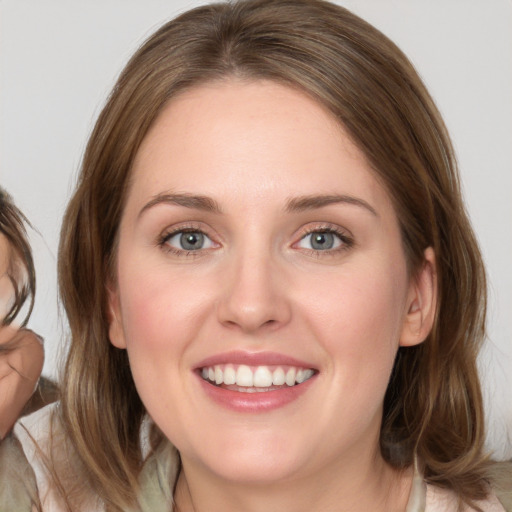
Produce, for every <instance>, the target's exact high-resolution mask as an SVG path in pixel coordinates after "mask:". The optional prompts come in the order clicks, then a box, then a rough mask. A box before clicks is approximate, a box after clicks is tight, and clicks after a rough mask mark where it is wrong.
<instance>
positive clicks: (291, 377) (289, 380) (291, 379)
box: [285, 368, 295, 386]
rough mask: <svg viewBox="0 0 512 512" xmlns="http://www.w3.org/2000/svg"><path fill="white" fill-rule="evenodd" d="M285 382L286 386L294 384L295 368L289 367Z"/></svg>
mask: <svg viewBox="0 0 512 512" xmlns="http://www.w3.org/2000/svg"><path fill="white" fill-rule="evenodd" d="M285 382H286V384H287V385H288V386H293V385H294V384H295V368H290V369H289V370H288V371H287V372H286V377H285Z"/></svg>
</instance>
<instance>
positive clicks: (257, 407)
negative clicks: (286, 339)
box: [194, 351, 318, 413]
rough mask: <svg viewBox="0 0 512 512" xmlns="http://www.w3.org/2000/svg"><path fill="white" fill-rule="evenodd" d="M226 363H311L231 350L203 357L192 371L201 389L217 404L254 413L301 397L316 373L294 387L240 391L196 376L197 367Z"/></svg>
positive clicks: (273, 364) (313, 381)
mask: <svg viewBox="0 0 512 512" xmlns="http://www.w3.org/2000/svg"><path fill="white" fill-rule="evenodd" d="M228 363H231V364H245V365H247V366H264V365H267V366H278V365H282V366H297V367H299V368H312V366H311V363H307V362H305V361H301V360H299V359H295V358H293V357H289V356H285V355H283V354H278V353H275V352H254V353H250V352H243V351H233V352H226V353H223V354H217V355H215V356H212V357H208V358H206V359H204V360H203V361H201V362H200V363H199V364H198V365H197V366H196V368H195V372H194V373H195V374H196V375H197V379H198V380H199V384H200V386H201V388H202V390H203V391H204V392H205V393H206V395H207V396H208V397H209V398H210V399H211V400H213V401H214V402H216V403H217V404H219V405H221V406H222V407H225V408H227V409H230V410H232V411H236V412H245V413H258V412H266V411H271V410H275V409H278V408H280V407H284V406H286V405H288V404H289V403H291V402H293V401H295V400H297V399H298V398H299V397H300V396H302V395H303V394H304V393H305V392H306V391H307V390H308V389H309V388H310V387H311V386H312V385H314V383H315V381H316V378H317V377H318V373H316V374H315V375H313V377H311V378H310V379H308V380H307V381H305V382H303V383H302V384H298V385H295V386H290V387H288V386H284V387H283V388H281V389H277V390H273V391H266V392H256V393H244V392H238V391H232V390H229V389H225V388H222V387H219V386H215V385H214V384H212V383H210V382H207V381H205V380H204V379H203V378H202V377H201V375H200V372H199V369H201V368H204V367H205V366H215V365H217V364H219V365H220V364H228Z"/></svg>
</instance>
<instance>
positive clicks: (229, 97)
mask: <svg viewBox="0 0 512 512" xmlns="http://www.w3.org/2000/svg"><path fill="white" fill-rule="evenodd" d="M131 181H132V187H131V194H130V196H131V199H132V200H139V201H142V200H147V198H148V196H151V195H152V194H158V193H161V192H162V191H166V190H169V189H172V190H173V191H179V192H182V191H185V192H186V191H189V190H193V191H194V192H197V193H201V194H204V195H213V196H216V197H220V198H221V197H222V196H223V195H225V192H226V191H227V190H230V191H231V192H233V191H236V193H237V194H238V195H245V198H244V200H247V201H251V200H254V201H258V200H261V199H262V198H266V199H268V200H270V199H271V198H272V197H273V196H274V195H276V194H277V193H281V194H282V193H284V192H286V194H288V195H289V196H294V195H301V194H304V193H307V192H308V190H309V191H310V192H311V193H313V192H315V193H331V192H332V191H333V190H332V189H333V187H338V188H339V190H338V192H339V193H343V192H346V191H351V192H354V193H358V194H364V195H365V199H368V200H370V201H374V202H375V201H377V202H379V201H381V200H382V199H383V197H382V195H383V189H382V187H381V186H380V183H379V182H378V180H377V178H376V176H375V174H374V172H373V170H372V169H371V167H370V165H369V164H368V162H367V160H366V158H365V156H364V154H363V153H362V152H361V151H360V150H359V148H358V147H357V146H356V145H355V144H354V143H353V142H352V141H351V139H350V137H349V136H348V135H347V133H346V132H345V130H344V128H343V127H342V126H341V125H340V123H338V122H337V120H336V119H335V118H334V116H333V115H332V114H331V113H330V112H329V111H328V110H327V109H326V108H325V107H324V106H323V105H321V104H320V103H319V102H317V101H315V100H313V99H312V98H311V97H309V96H308V95H306V94H305V93H303V92H302V91H299V90H296V89H293V88H291V87H288V86H284V85H281V84H278V83H274V82H271V81H263V80H261V81H251V82H247V81H239V80H227V81H222V82H214V83H210V84H206V85H201V86H197V87H194V88H192V89H189V90H187V91H185V92H183V93H181V94H180V95H178V96H176V97H175V98H173V99H172V100H171V101H170V102H169V103H168V104H167V105H166V107H165V108H164V109H163V110H162V112H161V113H160V115H159V117H158V118H157V119H156V121H155V123H154V124H153V126H152V128H151V129H150V130H149V132H148V134H147V135H146V137H145V139H144V140H143V142H142V144H141V146H140V148H139V151H138V153H137V155H136V158H135V161H134V165H133V167H132V180H131ZM384 195H385V196H386V197H385V198H384V199H386V200H387V195H386V194H385V193H384Z"/></svg>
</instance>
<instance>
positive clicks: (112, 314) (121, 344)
mask: <svg viewBox="0 0 512 512" xmlns="http://www.w3.org/2000/svg"><path fill="white" fill-rule="evenodd" d="M106 288H107V297H108V304H107V317H108V337H109V339H110V343H112V345H114V347H117V348H126V341H125V337H124V329H123V319H122V315H121V303H120V300H119V290H118V288H117V286H115V285H113V284H112V283H108V284H107V287H106Z"/></svg>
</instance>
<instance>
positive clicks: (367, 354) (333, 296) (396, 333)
mask: <svg viewBox="0 0 512 512" xmlns="http://www.w3.org/2000/svg"><path fill="white" fill-rule="evenodd" d="M374 267H375V266H374ZM390 269H391V270H390ZM406 288H407V278H406V271H405V265H404V266H403V267H402V266H398V267H397V268H394V267H393V265H388V266H386V265H382V266H381V265H377V266H376V267H375V268H373V269H372V267H371V266H369V265H361V267H360V268H351V269H350V270H347V272H344V273H340V274H339V275H338V276H336V277H334V276H333V279H332V280H330V282H329V287H328V288H327V289H326V290H323V291H322V293H319V294H317V296H316V298H315V300H310V301H309V302H307V303H305V304H304V306H303V307H304V311H305V313H304V315H308V318H309V321H310V326H311V329H313V330H314V331H315V332H316V337H317V339H319V340H320V342H321V343H322V345H323V347H324V349H325V351H326V352H327V353H328V354H329V355H330V358H329V359H330V364H331V365H332V366H333V368H334V370H335V372H334V374H335V375H337V378H339V379H341V380H350V381H351V382H352V383H353V384H354V389H357V390H358V392H359V391H361V392H362V393H365V394H366V393H368V391H369V388H371V387H372V386H373V387H377V388H379V389H381V390H382V394H383V393H384V391H385V388H386V386H387V381H388V379H389V374H390V371H391V368H392V365H393V362H394V358H395V355H396V351H397V349H398V346H399V339H400V334H401V329H402V325H403V321H404V318H405V297H406V291H407V290H406ZM307 312H309V313H307ZM356 383H359V384H360V385H358V386H357V387H356V386H355V384H356Z"/></svg>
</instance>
